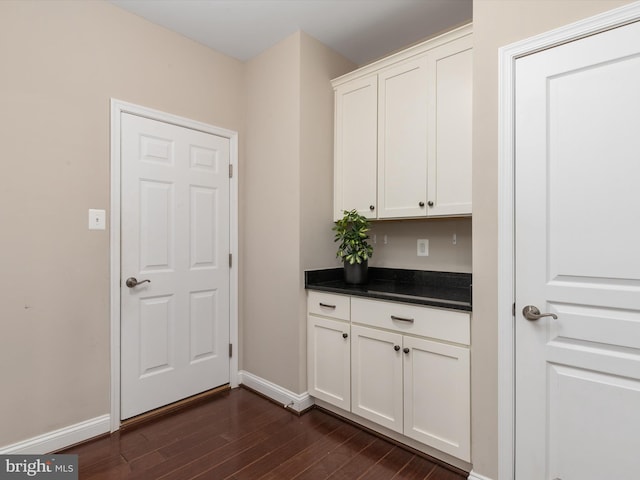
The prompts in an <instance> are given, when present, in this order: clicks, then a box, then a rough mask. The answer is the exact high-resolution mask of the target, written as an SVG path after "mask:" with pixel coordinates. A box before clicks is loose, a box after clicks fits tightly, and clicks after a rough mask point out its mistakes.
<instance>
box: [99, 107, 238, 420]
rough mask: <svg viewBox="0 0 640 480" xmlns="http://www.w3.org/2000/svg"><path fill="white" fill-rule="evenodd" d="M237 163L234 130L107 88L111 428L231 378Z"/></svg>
mask: <svg viewBox="0 0 640 480" xmlns="http://www.w3.org/2000/svg"><path fill="white" fill-rule="evenodd" d="M121 145H122V149H121V148H120V147H121ZM236 163H237V135H236V134H235V132H231V131H228V130H225V129H220V128H217V127H212V126H209V125H205V124H202V123H200V122H195V121H192V120H188V119H183V118H181V117H176V116H172V115H169V114H165V113H162V112H157V111H154V110H150V109H146V108H143V107H138V106H135V105H130V104H126V103H124V102H119V101H117V100H112V212H111V213H112V215H111V225H112V232H111V251H112V262H111V285H112V292H111V306H112V316H111V317H112V318H111V320H112V322H111V325H112V384H111V387H112V392H111V398H112V408H111V411H112V421H111V423H112V431H113V430H116V429H117V428H118V427H119V419H120V418H128V417H130V416H132V415H135V414H138V413H141V412H143V411H146V410H148V409H150V408H156V407H158V406H161V405H164V404H167V403H170V402H173V401H175V400H178V399H180V398H184V397H186V396H190V395H193V394H195V393H199V392H201V391H203V390H206V389H209V388H213V387H215V386H217V385H220V384H224V383H230V384H231V386H236V385H237V354H234V355H233V356H232V357H231V358H229V354H228V352H229V348H228V345H229V344H233V345H234V346H235V345H237V273H236V271H235V270H236V269H235V268H229V263H228V255H229V253H235V252H237V181H236V179H235V178H232V179H231V180H230V179H229V173H228V172H229V165H236ZM121 178H122V184H121V183H120V179H121ZM121 195H122V199H121V200H120V196H121ZM212 218H213V219H215V221H216V222H219V225H215V224H214V223H213V222H210V221H209V220H210V219H212ZM121 222H122V224H121ZM121 243H122V248H120V247H121ZM236 258H237V257H236ZM120 264H121V265H120ZM120 267H122V268H120ZM131 276H133V277H136V278H137V279H138V280H139V281H142V280H144V279H149V280H151V283H144V284H140V285H139V286H137V287H134V288H128V287H127V286H126V285H125V279H126V278H127V277H131ZM120 277H121V278H122V285H121V286H120ZM120 303H122V312H121V311H120ZM121 315H122V316H121ZM211 318H214V319H215V321H214V322H211V321H208V319H209V320H210V319H211ZM158 326H161V327H162V328H157V327H158ZM120 327H121V328H120ZM121 350H122V363H121V362H120V354H121ZM121 373H122V376H121V375H120V374H121ZM120 380H122V382H121V383H120ZM136 383H137V384H138V385H137V387H136ZM120 387H122V390H121V389H120ZM121 397H122V409H121V404H120V399H121ZM127 397H129V400H127ZM130 400H133V401H132V402H131V401H130Z"/></svg>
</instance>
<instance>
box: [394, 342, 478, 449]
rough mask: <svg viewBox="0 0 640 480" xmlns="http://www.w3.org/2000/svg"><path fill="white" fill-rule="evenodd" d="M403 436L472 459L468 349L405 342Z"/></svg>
mask: <svg viewBox="0 0 640 480" xmlns="http://www.w3.org/2000/svg"><path fill="white" fill-rule="evenodd" d="M402 345H403V359H404V363H403V366H404V372H403V378H404V389H403V394H404V434H405V435H406V436H407V437H410V438H413V439H414V440H417V441H419V442H421V443H424V444H426V445H431V446H432V447H434V448H437V449H438V450H441V451H443V452H446V453H449V454H451V455H453V456H454V457H458V458H460V459H462V460H465V461H471V428H470V425H471V405H470V397H471V395H470V388H471V387H470V381H471V379H470V375H469V374H470V367H469V349H468V348H466V347H459V346H455V345H448V344H444V343H440V342H434V341H431V340H425V339H422V338H414V337H404V338H403V343H402Z"/></svg>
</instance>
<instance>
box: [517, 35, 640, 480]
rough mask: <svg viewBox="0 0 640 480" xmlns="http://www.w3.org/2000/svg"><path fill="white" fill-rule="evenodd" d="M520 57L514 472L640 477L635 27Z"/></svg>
mask: <svg viewBox="0 0 640 480" xmlns="http://www.w3.org/2000/svg"><path fill="white" fill-rule="evenodd" d="M515 68H516V99H515V108H516V120H515V121H516V150H515V158H516V161H515V171H516V219H515V235H516V314H515V330H516V349H515V356H516V419H515V424H516V440H515V442H516V456H515V469H516V478H517V479H518V480H528V479H531V480H541V479H561V480H602V479H617V480H618V479H620V480H622V479H635V478H638V475H639V473H638V472H640V453H639V450H638V449H639V446H640V443H639V442H640V433H639V432H640V188H639V187H638V185H639V181H640V24H639V23H634V24H630V25H627V26H624V27H620V28H617V29H613V30H609V31H606V32H603V33H600V34H597V35H593V36H590V37H586V38H584V39H581V40H578V41H574V42H571V43H567V44H565V45H562V46H559V47H556V48H552V49H549V50H544V51H541V52H539V53H536V54H533V55H530V56H527V57H523V58H520V59H518V60H517V61H516V67H515ZM527 305H533V306H535V307H538V308H539V310H540V311H541V312H542V313H545V314H546V313H552V314H554V315H555V316H557V318H553V317H550V316H544V317H542V318H540V319H538V320H527V319H525V318H524V315H523V313H522V311H523V308H524V307H525V306H527Z"/></svg>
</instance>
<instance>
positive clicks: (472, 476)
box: [467, 470, 491, 480]
mask: <svg viewBox="0 0 640 480" xmlns="http://www.w3.org/2000/svg"><path fill="white" fill-rule="evenodd" d="M467 479H468V480H491V479H490V478H489V477H485V476H484V475H480V474H479V473H475V472H474V471H473V470H471V472H469V476H468V477H467Z"/></svg>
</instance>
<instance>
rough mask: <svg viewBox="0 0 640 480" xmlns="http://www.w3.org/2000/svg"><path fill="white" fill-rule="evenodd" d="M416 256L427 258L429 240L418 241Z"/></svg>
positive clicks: (421, 239)
mask: <svg viewBox="0 0 640 480" xmlns="http://www.w3.org/2000/svg"><path fill="white" fill-rule="evenodd" d="M418 256H419V257H428V256H429V240H427V239H426V238H419V239H418Z"/></svg>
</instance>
